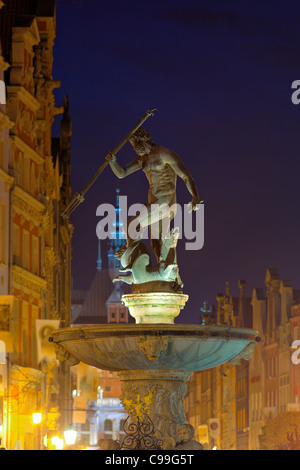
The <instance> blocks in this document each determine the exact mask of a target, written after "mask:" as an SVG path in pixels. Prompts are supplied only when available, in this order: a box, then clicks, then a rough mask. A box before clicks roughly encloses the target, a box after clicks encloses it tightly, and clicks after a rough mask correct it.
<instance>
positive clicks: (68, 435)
mask: <svg viewBox="0 0 300 470" xmlns="http://www.w3.org/2000/svg"><path fill="white" fill-rule="evenodd" d="M64 437H65V442H66V444H67V446H73V445H74V444H75V441H76V438H77V431H76V429H74V428H70V429H66V431H65V432H64Z"/></svg>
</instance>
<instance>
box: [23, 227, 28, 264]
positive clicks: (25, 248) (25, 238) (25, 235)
mask: <svg viewBox="0 0 300 470" xmlns="http://www.w3.org/2000/svg"><path fill="white" fill-rule="evenodd" d="M22 258H23V259H22V261H23V268H25V269H29V232H28V231H27V230H25V229H23V256H22Z"/></svg>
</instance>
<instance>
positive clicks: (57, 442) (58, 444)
mask: <svg viewBox="0 0 300 470" xmlns="http://www.w3.org/2000/svg"><path fill="white" fill-rule="evenodd" d="M51 444H52V445H53V446H55V447H56V450H62V449H63V448H64V441H63V439H61V438H60V437H59V436H53V437H52V438H51Z"/></svg>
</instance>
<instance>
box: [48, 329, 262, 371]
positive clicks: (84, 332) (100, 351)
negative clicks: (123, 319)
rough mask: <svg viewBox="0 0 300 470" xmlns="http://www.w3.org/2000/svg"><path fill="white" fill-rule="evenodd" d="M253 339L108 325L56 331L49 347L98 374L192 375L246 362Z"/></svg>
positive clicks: (248, 333)
mask: <svg viewBox="0 0 300 470" xmlns="http://www.w3.org/2000/svg"><path fill="white" fill-rule="evenodd" d="M257 334H258V333H257V331H255V330H252V329H248V328H234V327H229V326H217V325H213V326H207V325H179V324H178V325H177V324H176V325H175V324H172V325H167V324H154V325H152V324H147V325H146V324H139V325H136V324H124V325H123V324H115V325H114V324H108V325H95V326H83V327H71V328H64V329H61V330H56V331H54V332H53V333H52V337H51V341H53V342H54V343H55V345H56V349H57V351H58V350H60V351H61V352H63V354H67V355H69V357H71V358H73V362H74V363H76V361H77V362H79V361H82V362H84V363H86V364H89V365H91V366H94V367H97V368H98V369H103V370H110V371H126V370H131V371H133V370H152V369H153V370H154V369H155V370H178V371H179V370H180V371H186V372H193V371H200V370H204V369H210V368H213V367H216V366H218V365H220V364H223V363H225V362H228V361H233V360H235V361H236V359H237V358H239V357H244V358H246V359H247V354H248V355H250V356H251V353H252V350H253V347H254V345H255V342H256V341H257V340H258V336H257ZM60 355H61V354H60Z"/></svg>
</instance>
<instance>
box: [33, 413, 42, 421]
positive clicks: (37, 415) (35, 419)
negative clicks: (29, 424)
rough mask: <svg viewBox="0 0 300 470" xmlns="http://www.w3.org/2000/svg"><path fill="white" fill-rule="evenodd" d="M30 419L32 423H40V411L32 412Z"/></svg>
mask: <svg viewBox="0 0 300 470" xmlns="http://www.w3.org/2000/svg"><path fill="white" fill-rule="evenodd" d="M32 421H33V423H34V424H40V423H41V422H42V413H33V415H32Z"/></svg>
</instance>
